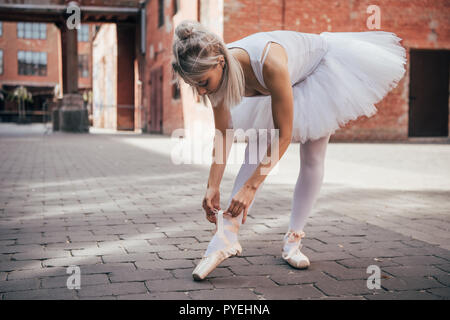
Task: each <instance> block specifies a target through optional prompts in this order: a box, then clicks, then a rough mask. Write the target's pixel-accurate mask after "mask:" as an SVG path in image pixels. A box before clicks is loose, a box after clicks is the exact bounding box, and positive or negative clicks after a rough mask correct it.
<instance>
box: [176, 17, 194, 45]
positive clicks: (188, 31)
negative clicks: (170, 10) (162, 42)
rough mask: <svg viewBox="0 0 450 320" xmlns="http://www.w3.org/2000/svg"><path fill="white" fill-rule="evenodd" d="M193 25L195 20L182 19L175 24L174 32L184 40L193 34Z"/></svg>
mask: <svg viewBox="0 0 450 320" xmlns="http://www.w3.org/2000/svg"><path fill="white" fill-rule="evenodd" d="M195 27H196V21H183V22H182V23H180V24H179V25H178V26H177V28H176V30H175V34H176V35H177V37H178V38H179V39H180V40H186V39H188V38H191V37H192V36H193V35H194V33H195Z"/></svg>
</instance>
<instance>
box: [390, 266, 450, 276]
mask: <svg viewBox="0 0 450 320" xmlns="http://www.w3.org/2000/svg"><path fill="white" fill-rule="evenodd" d="M383 271H384V272H387V273H389V274H392V275H393V276H397V277H420V276H422V277H424V276H431V275H446V274H448V273H446V272H445V271H442V270H440V269H438V268H436V267H434V266H421V265H413V266H399V267H384V268H383Z"/></svg>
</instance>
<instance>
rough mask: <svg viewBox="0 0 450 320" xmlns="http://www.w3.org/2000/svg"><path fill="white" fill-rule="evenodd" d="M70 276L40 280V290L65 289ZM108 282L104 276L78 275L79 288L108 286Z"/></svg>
mask: <svg viewBox="0 0 450 320" xmlns="http://www.w3.org/2000/svg"><path fill="white" fill-rule="evenodd" d="M69 276H70V274H67V275H65V276H58V277H45V278H42V279H41V281H42V288H67V279H68V277H69ZM108 283H109V280H108V277H107V276H106V275H105V274H93V275H85V274H81V275H80V286H83V287H84V286H92V285H101V284H108Z"/></svg>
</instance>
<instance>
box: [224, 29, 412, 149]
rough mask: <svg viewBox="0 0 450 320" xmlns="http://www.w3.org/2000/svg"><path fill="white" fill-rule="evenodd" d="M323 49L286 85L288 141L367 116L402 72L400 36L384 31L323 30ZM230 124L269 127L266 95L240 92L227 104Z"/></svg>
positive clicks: (403, 60) (318, 135) (318, 134)
mask: <svg viewBox="0 0 450 320" xmlns="http://www.w3.org/2000/svg"><path fill="white" fill-rule="evenodd" d="M320 36H322V37H324V38H325V39H326V41H327V43H328V51H327V53H326V54H325V55H324V57H323V58H322V60H321V61H320V63H319V64H318V66H317V68H316V69H315V70H314V71H313V72H312V73H311V74H310V75H309V76H308V77H306V79H304V80H303V81H301V82H299V83H297V84H295V85H294V86H293V87H292V90H293V95H294V119H293V141H299V142H301V143H304V142H306V141H307V140H316V139H319V138H321V137H324V136H326V135H327V134H329V133H334V132H335V131H336V130H338V129H339V128H340V127H343V126H345V124H346V123H347V122H348V121H350V120H355V119H357V118H358V117H361V116H366V117H371V116H373V115H374V114H375V113H376V112H377V108H376V107H375V106H374V104H376V103H377V102H379V101H381V100H382V99H383V98H384V97H385V96H386V95H387V94H388V93H389V91H391V90H392V89H393V88H395V87H396V86H397V84H398V82H399V81H400V80H401V79H402V77H403V75H404V73H405V67H404V65H405V64H406V51H405V49H404V48H403V47H402V46H401V45H400V40H401V39H400V38H399V37H397V36H396V35H395V34H394V33H391V32H385V31H367V32H323V33H321V34H320ZM231 115H232V122H233V128H235V129H238V128H241V129H243V130H247V129H251V128H255V129H273V128H274V123H273V118H272V108H271V97H270V96H262V97H260V96H257V97H244V98H243V100H242V102H241V103H240V104H239V105H237V106H235V107H234V108H232V109H231Z"/></svg>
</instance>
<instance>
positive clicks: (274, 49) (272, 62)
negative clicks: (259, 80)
mask: <svg viewBox="0 0 450 320" xmlns="http://www.w3.org/2000/svg"><path fill="white" fill-rule="evenodd" d="M269 43H270V46H269ZM267 50H269V52H268V53H267V57H266V60H265V61H264V65H263V68H264V67H267V68H270V69H273V68H280V67H281V68H283V67H285V68H287V65H288V56H287V52H286V50H285V49H284V48H283V46H282V45H280V44H278V43H276V42H268V43H267V44H266V46H265V48H264V50H263V53H262V55H261V58H260V59H261V60H262V58H263V57H264V55H265V54H266V51H267Z"/></svg>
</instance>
